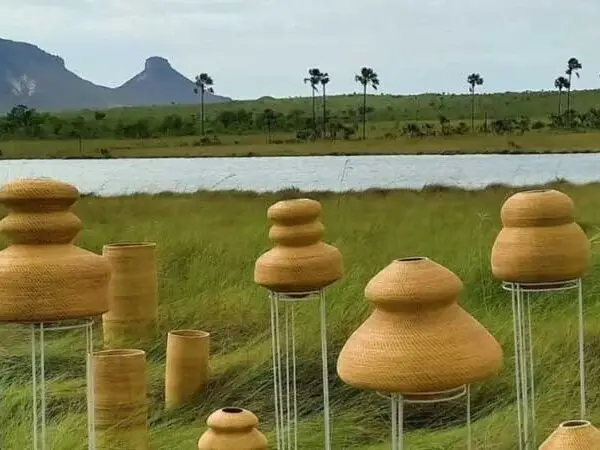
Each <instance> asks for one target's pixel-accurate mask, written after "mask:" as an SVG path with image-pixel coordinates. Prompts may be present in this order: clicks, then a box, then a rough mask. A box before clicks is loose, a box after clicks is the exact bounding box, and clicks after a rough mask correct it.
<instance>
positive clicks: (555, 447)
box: [539, 420, 600, 450]
mask: <svg viewBox="0 0 600 450" xmlns="http://www.w3.org/2000/svg"><path fill="white" fill-rule="evenodd" d="M598 449H600V430H598V428H596V427H594V426H593V425H592V424H591V423H590V422H588V421H587V420H570V421H568V422H563V423H561V424H560V425H559V426H558V428H557V429H556V430H554V432H553V433H552V434H551V435H550V436H549V437H548V439H546V440H545V441H544V442H543V443H542V445H540V447H539V450H598Z"/></svg>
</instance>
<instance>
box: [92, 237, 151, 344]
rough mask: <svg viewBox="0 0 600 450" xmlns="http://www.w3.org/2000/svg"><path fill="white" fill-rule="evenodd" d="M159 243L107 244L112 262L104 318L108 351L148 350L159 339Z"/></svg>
mask: <svg viewBox="0 0 600 450" xmlns="http://www.w3.org/2000/svg"><path fill="white" fill-rule="evenodd" d="M155 250H156V244H155V243H153V242H131V243H126V242H124V243H113V244H107V245H105V246H104V248H103V251H102V253H103V255H104V257H105V258H106V260H107V261H108V262H109V263H110V266H111V268H112V277H111V280H110V284H109V290H108V292H109V311H108V312H107V313H106V314H104V315H103V317H102V326H103V332H104V345H105V347H106V348H118V347H124V346H135V347H142V348H143V347H145V346H147V345H148V344H150V343H151V342H152V341H153V340H154V339H155V338H156V325H157V318H158V275H157V262H156V251H155Z"/></svg>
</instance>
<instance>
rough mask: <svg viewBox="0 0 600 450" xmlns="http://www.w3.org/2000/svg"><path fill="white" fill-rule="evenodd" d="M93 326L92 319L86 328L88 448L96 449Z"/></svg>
mask: <svg viewBox="0 0 600 450" xmlns="http://www.w3.org/2000/svg"><path fill="white" fill-rule="evenodd" d="M93 326H94V323H93V322H92V321H91V320H90V321H89V322H88V324H87V326H86V328H85V348H86V359H85V361H86V364H85V369H86V378H87V379H86V387H87V422H88V450H96V412H95V406H96V401H95V397H94V372H93V370H92V355H93V353H94V334H93V333H94V328H93Z"/></svg>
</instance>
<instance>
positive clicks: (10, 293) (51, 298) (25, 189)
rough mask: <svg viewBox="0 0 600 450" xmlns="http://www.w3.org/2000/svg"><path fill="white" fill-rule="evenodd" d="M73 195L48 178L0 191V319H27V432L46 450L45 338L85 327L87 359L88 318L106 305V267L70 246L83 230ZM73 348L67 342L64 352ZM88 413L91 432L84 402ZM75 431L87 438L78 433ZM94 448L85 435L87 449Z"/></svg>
mask: <svg viewBox="0 0 600 450" xmlns="http://www.w3.org/2000/svg"><path fill="white" fill-rule="evenodd" d="M78 198H79V192H78V190H77V188H76V187H75V186H72V185H70V184H67V183H63V182H60V181H57V180H53V179H49V178H39V179H21V180H17V181H13V182H10V183H8V184H6V185H4V186H3V187H2V188H1V189H0V203H2V204H3V205H4V206H5V207H6V208H7V210H8V215H7V216H6V217H4V218H3V219H2V221H1V222H0V232H2V233H3V234H4V235H5V236H6V237H7V238H8V240H9V241H10V244H9V246H8V247H7V248H5V249H4V250H2V251H0V323H2V322H4V323H7V322H11V323H20V324H26V325H27V326H26V327H23V330H24V335H25V336H24V337H25V340H27V339H28V338H29V339H31V341H32V342H31V349H32V351H31V364H32V380H31V382H32V390H33V393H32V394H33V398H34V402H35V403H36V404H35V406H34V405H32V409H33V413H34V414H33V422H34V423H33V426H32V428H33V432H32V434H33V441H34V443H33V447H34V448H36V449H37V448H46V447H47V446H48V445H49V444H48V443H49V442H50V439H49V429H50V427H49V426H47V423H46V422H47V409H46V408H47V404H48V400H47V396H48V390H49V389H48V388H47V385H46V371H45V370H44V367H45V364H47V361H46V359H47V358H45V357H44V356H45V354H46V353H45V350H46V340H47V339H48V337H49V336H50V335H54V334H55V332H60V331H67V330H68V331H70V332H72V331H75V330H77V329H80V330H83V331H84V335H85V338H83V339H82V340H84V342H85V348H84V349H82V350H81V352H82V353H83V355H81V357H82V358H83V357H84V355H86V354H87V355H86V356H89V354H90V353H91V352H92V351H93V348H92V345H93V340H92V327H93V320H94V318H96V317H97V316H100V315H101V314H102V313H104V312H106V311H107V310H108V295H107V292H108V282H109V278H110V266H109V265H108V263H107V262H106V261H105V260H104V258H102V257H101V256H100V255H97V254H95V253H92V252H90V251H87V250H85V249H83V248H80V247H78V246H76V245H75V244H74V241H75V239H76V237H77V235H78V233H79V232H80V231H81V229H82V228H83V224H82V222H81V221H80V220H79V218H78V217H77V216H76V215H75V214H74V213H73V212H72V210H71V206H72V205H73V204H74V203H75V202H76V201H77V200H78ZM79 351H80V350H78V349H76V347H72V348H69V349H68V351H67V352H65V354H64V355H62V356H63V357H65V358H67V357H70V356H72V355H73V354H74V353H77V352H79ZM86 361H89V358H86ZM89 373H90V372H89V371H87V376H86V382H87V384H88V386H89V385H90V384H91V381H90V378H89ZM60 375H61V374H59V376H60ZM63 412H65V411H59V412H54V413H53V414H56V413H63ZM87 412H88V418H87V420H88V431H89V430H90V428H89V426H90V424H92V423H93V414H94V411H93V407H92V405H90V404H88V411H87ZM73 433H75V434H77V435H78V436H82V435H83V436H84V435H85V433H84V432H83V430H73ZM93 445H94V442H93V439H91V436H88V448H90V449H91V448H93ZM4 446H6V447H8V448H11V447H15V448H16V447H18V446H20V444H15V445H13V444H12V443H10V442H3V447H4Z"/></svg>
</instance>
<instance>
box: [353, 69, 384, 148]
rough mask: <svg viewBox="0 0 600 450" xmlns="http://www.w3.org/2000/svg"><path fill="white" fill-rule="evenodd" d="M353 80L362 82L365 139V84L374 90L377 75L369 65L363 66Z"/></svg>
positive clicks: (377, 83) (364, 134)
mask: <svg viewBox="0 0 600 450" xmlns="http://www.w3.org/2000/svg"><path fill="white" fill-rule="evenodd" d="M354 81H356V82H357V83H360V84H362V87H363V106H362V123H363V127H362V128H363V129H362V138H363V139H365V136H366V129H367V86H371V87H372V88H373V89H374V90H377V86H379V77H378V76H377V73H376V72H375V71H374V70H373V69H371V68H370V67H363V68H362V69H360V74H358V75H355V76H354Z"/></svg>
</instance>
